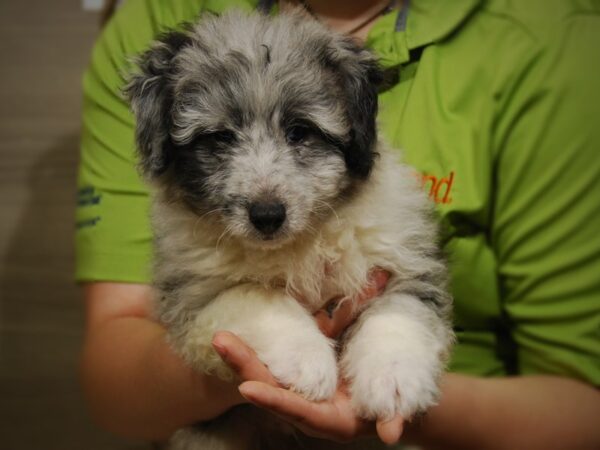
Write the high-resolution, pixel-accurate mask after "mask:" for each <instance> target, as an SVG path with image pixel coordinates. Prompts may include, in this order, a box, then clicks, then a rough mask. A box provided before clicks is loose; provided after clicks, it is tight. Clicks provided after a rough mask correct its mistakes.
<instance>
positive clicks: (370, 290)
mask: <svg viewBox="0 0 600 450" xmlns="http://www.w3.org/2000/svg"><path fill="white" fill-rule="evenodd" d="M389 279H390V273H389V272H388V271H387V270H383V269H380V268H375V269H373V270H371V271H370V272H369V283H368V284H367V286H366V287H365V288H364V289H363V290H362V291H361V293H360V294H359V295H358V297H357V302H358V303H359V304H363V303H366V302H368V301H369V300H371V299H372V298H373V297H376V296H378V295H379V294H381V293H382V292H383V291H384V290H385V287H386V286H387V283H388V281H389Z"/></svg>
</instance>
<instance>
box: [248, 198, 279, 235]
mask: <svg viewBox="0 0 600 450" xmlns="http://www.w3.org/2000/svg"><path fill="white" fill-rule="evenodd" d="M248 215H249V216H250V222H252V225H254V227H255V228H256V229H257V230H258V231H260V232H261V233H264V234H272V233H274V232H275V231H277V230H278V229H279V228H280V227H281V225H282V224H283V222H285V206H283V204H282V203H279V202H276V201H269V202H254V203H252V204H251V205H250V208H248Z"/></svg>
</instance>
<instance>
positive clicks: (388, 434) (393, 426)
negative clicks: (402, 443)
mask: <svg viewBox="0 0 600 450" xmlns="http://www.w3.org/2000/svg"><path fill="white" fill-rule="evenodd" d="M376 428H377V435H378V436H379V439H381V440H382V441H383V443H384V444H387V445H392V444H395V443H396V442H398V441H399V440H400V436H402V431H403V429H404V419H403V418H402V417H401V416H396V417H394V418H393V419H391V420H388V421H380V420H378V421H377V425H376Z"/></svg>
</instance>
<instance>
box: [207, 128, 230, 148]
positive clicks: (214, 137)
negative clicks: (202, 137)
mask: <svg viewBox="0 0 600 450" xmlns="http://www.w3.org/2000/svg"><path fill="white" fill-rule="evenodd" d="M206 137H207V138H208V139H210V140H211V141H213V142H214V143H216V144H222V145H230V144H233V143H234V142H235V141H236V136H235V133H234V132H233V131H230V130H220V131H214V132H212V133H209V134H208V135H206Z"/></svg>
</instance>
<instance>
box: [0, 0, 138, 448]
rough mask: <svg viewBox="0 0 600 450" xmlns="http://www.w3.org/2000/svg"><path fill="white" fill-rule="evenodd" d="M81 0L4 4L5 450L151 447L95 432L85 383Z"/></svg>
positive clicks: (0, 72)
mask: <svg viewBox="0 0 600 450" xmlns="http://www.w3.org/2000/svg"><path fill="white" fill-rule="evenodd" d="M98 20H99V19H98V14H96V13H90V12H83V11H82V9H81V1H80V0H0V449H2V450H26V449H27V450H34V449H35V450H55V449H56V450H72V449H78V450H79V449H80V450H100V449H146V448H149V446H148V445H144V444H140V443H131V442H125V441H123V440H120V439H118V438H115V437H112V436H109V435H108V434H107V433H104V432H103V431H101V430H99V429H97V428H96V427H95V426H94V425H93V424H92V422H91V420H90V419H89V417H88V414H87V412H86V410H85V405H84V402H83V398H82V394H81V389H80V387H79V383H78V379H77V355H78V352H79V349H80V346H81V341H82V326H83V309H82V303H81V299H80V296H79V292H78V289H77V287H76V286H75V285H74V283H73V282H72V272H73V247H72V235H73V211H74V201H75V177H76V165H77V157H78V156H77V153H78V149H77V147H78V141H79V127H80V119H79V111H80V98H81V95H80V91H81V88H80V80H81V73H82V70H83V68H84V67H85V65H86V62H87V60H88V56H89V52H90V49H91V46H92V43H93V40H94V37H95V35H96V33H97V30H98Z"/></svg>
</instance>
